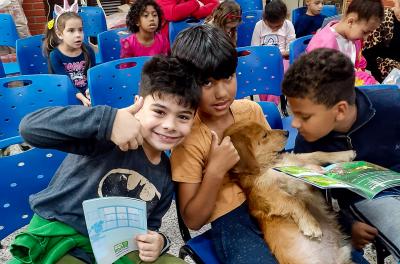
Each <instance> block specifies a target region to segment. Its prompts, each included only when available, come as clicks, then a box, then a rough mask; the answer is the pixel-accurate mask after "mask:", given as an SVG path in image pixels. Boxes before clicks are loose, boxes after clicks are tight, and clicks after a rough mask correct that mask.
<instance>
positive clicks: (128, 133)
mask: <svg viewBox="0 0 400 264" xmlns="http://www.w3.org/2000/svg"><path fill="white" fill-rule="evenodd" d="M142 106H143V97H138V99H137V100H136V101H135V103H134V104H133V105H131V106H129V107H126V108H122V109H119V110H118V111H117V115H116V116H115V119H114V124H113V128H112V132H111V141H112V142H114V143H115V145H117V146H118V147H119V148H120V149H121V150H122V151H127V150H128V149H137V148H138V147H139V146H140V145H142V144H143V138H142V135H141V133H140V127H141V125H140V122H139V120H137V119H136V117H135V114H136V113H137V112H138V111H139V110H140V109H141V108H142Z"/></svg>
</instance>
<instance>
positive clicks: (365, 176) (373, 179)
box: [274, 161, 400, 199]
mask: <svg viewBox="0 0 400 264" xmlns="http://www.w3.org/2000/svg"><path fill="white" fill-rule="evenodd" d="M274 170H277V171H280V172H283V173H286V174H288V175H290V176H293V177H296V178H298V179H300V180H302V181H305V182H307V183H309V184H312V185H314V186H316V187H318V188H322V189H329V188H347V189H350V190H352V191H354V192H355V193H357V194H359V195H361V196H363V197H365V198H368V199H372V198H374V197H375V196H376V195H377V194H378V193H380V192H381V191H383V190H386V189H388V188H391V187H395V186H400V173H398V172H395V171H392V170H389V169H387V168H384V167H381V166H378V165H376V164H373V163H369V162H366V161H350V162H342V163H336V164H332V165H329V166H327V167H325V168H324V170H325V173H323V174H322V173H320V172H317V171H314V170H312V169H309V168H304V167H299V166H283V167H276V168H274Z"/></svg>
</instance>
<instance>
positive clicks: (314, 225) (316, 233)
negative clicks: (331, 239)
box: [299, 217, 322, 240]
mask: <svg viewBox="0 0 400 264" xmlns="http://www.w3.org/2000/svg"><path fill="white" fill-rule="evenodd" d="M299 228H300V231H301V233H303V235H305V236H306V237H309V238H311V239H317V240H321V239H322V230H321V227H320V225H319V223H318V222H317V221H316V220H315V219H314V217H310V218H309V219H307V220H305V218H302V219H300V221H299Z"/></svg>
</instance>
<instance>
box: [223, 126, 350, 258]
mask: <svg viewBox="0 0 400 264" xmlns="http://www.w3.org/2000/svg"><path fill="white" fill-rule="evenodd" d="M224 136H230V137H231V140H232V143H233V144H234V146H235V148H236V149H237V151H238V153H239V155H240V161H239V162H238V163H237V164H236V165H235V166H234V167H233V168H232V169H231V171H230V177H232V178H233V179H235V180H237V181H238V183H239V185H240V186H241V187H242V189H243V190H244V192H245V194H246V197H247V200H248V204H249V210H250V213H251V215H253V216H254V217H255V218H256V219H257V221H258V222H259V225H260V228H261V230H262V232H263V234H264V239H265V241H266V242H267V244H268V246H269V247H270V249H271V251H272V253H273V254H274V255H275V257H276V258H277V260H278V261H279V263H280V264H345V263H346V264H347V263H353V262H352V261H351V260H350V246H349V245H348V243H347V242H346V241H345V240H344V235H343V234H342V233H341V232H340V229H339V226H338V224H337V220H336V217H335V214H334V213H333V212H332V211H331V210H329V208H328V207H327V205H326V202H325V199H324V198H323V196H322V194H321V192H320V191H319V190H317V189H316V188H314V187H312V186H311V185H309V184H306V183H304V182H302V181H300V180H296V179H294V178H292V177H290V176H288V175H286V174H284V173H280V172H277V171H275V170H273V169H272V168H273V167H277V166H283V165H300V166H302V165H312V164H313V165H323V164H326V163H335V162H341V161H350V160H352V159H353V158H354V156H355V155H354V152H353V151H342V152H331V153H328V152H313V153H307V154H293V153H280V152H281V151H282V150H283V148H284V146H285V144H286V140H287V132H286V131H283V130H267V129H266V128H264V127H262V126H261V125H260V124H258V123H255V122H250V121H246V122H242V123H237V124H235V125H233V126H232V127H230V128H228V129H227V131H226V132H225V135H224Z"/></svg>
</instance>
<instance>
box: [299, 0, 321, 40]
mask: <svg viewBox="0 0 400 264" xmlns="http://www.w3.org/2000/svg"><path fill="white" fill-rule="evenodd" d="M306 5H307V11H306V13H305V14H303V15H302V16H300V17H299V18H298V19H297V21H296V23H295V24H294V29H295V31H296V37H297V38H300V37H303V36H307V35H311V34H315V33H316V32H317V30H318V29H319V28H320V27H321V26H322V23H323V22H324V19H325V18H326V16H324V15H321V10H322V8H323V7H324V1H323V0H306Z"/></svg>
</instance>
